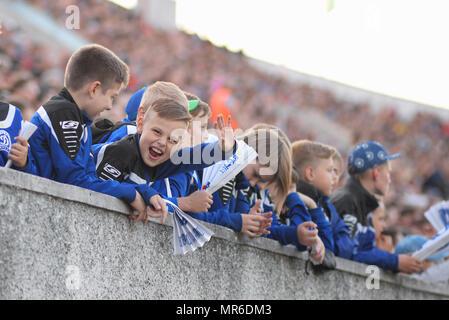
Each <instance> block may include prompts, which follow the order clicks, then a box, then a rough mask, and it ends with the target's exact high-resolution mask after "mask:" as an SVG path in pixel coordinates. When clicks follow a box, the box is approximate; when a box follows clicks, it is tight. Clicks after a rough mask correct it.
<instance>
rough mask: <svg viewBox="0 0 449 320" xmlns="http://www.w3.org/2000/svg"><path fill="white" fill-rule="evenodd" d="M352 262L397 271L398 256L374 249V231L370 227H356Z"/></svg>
mask: <svg viewBox="0 0 449 320" xmlns="http://www.w3.org/2000/svg"><path fill="white" fill-rule="evenodd" d="M353 260H354V261H357V262H362V263H365V264H369V265H376V266H378V267H380V268H383V269H386V270H391V271H395V272H396V271H398V263H399V257H398V255H397V254H392V253H389V252H387V251H384V250H381V249H378V248H376V246H375V231H374V230H373V229H372V227H364V226H362V227H358V230H357V232H356V234H355V236H354V252H353Z"/></svg>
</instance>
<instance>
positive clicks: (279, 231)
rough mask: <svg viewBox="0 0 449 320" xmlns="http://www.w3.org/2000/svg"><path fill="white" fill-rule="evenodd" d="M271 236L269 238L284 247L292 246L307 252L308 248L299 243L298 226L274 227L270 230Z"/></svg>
mask: <svg viewBox="0 0 449 320" xmlns="http://www.w3.org/2000/svg"><path fill="white" fill-rule="evenodd" d="M268 231H270V234H269V235H267V238H269V239H273V240H277V241H279V242H280V243H281V244H283V245H287V244H292V245H294V246H296V247H297V248H298V250H300V251H305V250H306V249H307V247H306V246H304V245H302V244H300V243H299V242H298V234H297V226H293V225H290V226H286V225H279V224H278V225H273V224H271V227H270V228H269V229H268Z"/></svg>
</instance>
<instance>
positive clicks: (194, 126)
mask: <svg viewBox="0 0 449 320" xmlns="http://www.w3.org/2000/svg"><path fill="white" fill-rule="evenodd" d="M208 121H209V116H208V115H205V116H202V117H198V116H197V117H195V118H193V120H192V122H191V123H190V126H189V133H190V137H191V145H192V146H195V145H197V144H200V143H205V142H206V141H207V139H208V138H209V133H208V131H207V122H208Z"/></svg>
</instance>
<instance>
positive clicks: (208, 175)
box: [202, 140, 257, 194]
mask: <svg viewBox="0 0 449 320" xmlns="http://www.w3.org/2000/svg"><path fill="white" fill-rule="evenodd" d="M256 158H257V152H256V151H255V150H254V149H253V148H251V147H250V146H248V145H247V144H246V143H245V142H243V141H240V140H239V141H237V150H236V152H235V154H234V155H233V156H232V157H231V158H229V159H227V160H223V161H220V162H217V163H216V164H214V165H212V166H210V167H207V168H206V169H204V171H203V181H202V189H203V190H206V191H208V192H209V193H210V194H212V193H214V192H215V191H217V190H218V189H220V188H221V187H222V186H224V185H225V184H226V183H227V182H228V181H230V180H231V179H232V178H234V177H235V176H236V175H237V174H238V173H239V172H240V171H242V170H243V169H244V168H245V167H246V166H247V165H248V164H249V163H250V162H251V161H253V160H254V159H256Z"/></svg>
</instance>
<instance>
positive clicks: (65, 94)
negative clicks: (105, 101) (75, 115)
mask: <svg viewBox="0 0 449 320" xmlns="http://www.w3.org/2000/svg"><path fill="white" fill-rule="evenodd" d="M58 95H59V96H61V97H63V98H64V99H66V100H68V101H69V102H71V103H73V104H74V105H75V106H76V108H77V109H78V110H79V112H80V113H81V116H82V119H83V123H85V124H87V125H91V124H92V122H93V121H92V119H91V118H90V117H89V116H88V115H87V114H86V113H85V112H84V111H82V110H81V109H80V107H79V106H78V105H77V104H76V102H75V100H74V99H73V97H72V95H71V94H70V92H69V90H68V89H67V88H66V87H64V88H62V89H61V91H59V93H58Z"/></svg>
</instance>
